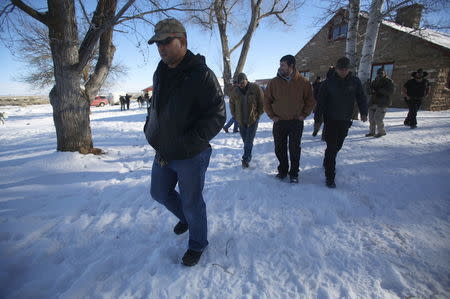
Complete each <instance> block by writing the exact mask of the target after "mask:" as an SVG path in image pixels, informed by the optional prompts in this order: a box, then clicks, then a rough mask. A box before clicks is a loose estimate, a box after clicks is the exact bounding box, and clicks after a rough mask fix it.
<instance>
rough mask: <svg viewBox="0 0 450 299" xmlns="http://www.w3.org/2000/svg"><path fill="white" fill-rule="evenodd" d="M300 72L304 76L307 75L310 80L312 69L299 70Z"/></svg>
mask: <svg viewBox="0 0 450 299" xmlns="http://www.w3.org/2000/svg"><path fill="white" fill-rule="evenodd" d="M299 73H300V75H302V76H303V77H305V78H306V79H308V81H309V77H310V76H311V72H310V71H299Z"/></svg>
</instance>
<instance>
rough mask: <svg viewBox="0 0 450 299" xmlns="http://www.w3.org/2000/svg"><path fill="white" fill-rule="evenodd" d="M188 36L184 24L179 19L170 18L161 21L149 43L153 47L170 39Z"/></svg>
mask: <svg viewBox="0 0 450 299" xmlns="http://www.w3.org/2000/svg"><path fill="white" fill-rule="evenodd" d="M185 34H186V29H184V26H183V24H181V23H180V21H178V20H177V19H173V18H169V19H165V20H162V21H159V22H158V24H156V26H155V34H154V35H153V36H152V38H151V39H150V40H149V41H148V43H149V44H150V45H151V44H153V43H155V42H159V41H162V40H165V39H166V38H168V37H183V36H184V35H185Z"/></svg>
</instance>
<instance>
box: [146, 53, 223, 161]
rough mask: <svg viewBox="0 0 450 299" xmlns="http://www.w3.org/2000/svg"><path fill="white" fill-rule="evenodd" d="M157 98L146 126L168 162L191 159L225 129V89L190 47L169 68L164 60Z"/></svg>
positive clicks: (155, 87)
mask: <svg viewBox="0 0 450 299" xmlns="http://www.w3.org/2000/svg"><path fill="white" fill-rule="evenodd" d="M152 97H153V99H152V102H151V105H150V107H149V108H148V111H147V120H146V122H145V126H144V132H145V137H146V138H147V141H148V143H149V144H150V145H151V146H152V147H153V148H154V149H155V150H156V152H157V154H158V155H159V156H160V157H161V158H162V159H163V160H164V161H167V162H169V161H171V160H183V159H188V158H191V157H193V156H195V155H197V154H198V153H200V152H201V151H203V150H205V149H206V148H208V147H209V146H210V145H209V141H210V140H211V139H213V138H214V136H216V135H217V134H218V133H219V132H220V130H221V129H222V127H223V125H224V123H225V120H226V112H225V103H224V100H223V94H222V90H221V88H220V85H219V83H218V81H217V78H216V76H215V75H214V73H213V71H211V70H210V69H209V68H208V67H207V66H206V64H205V58H204V57H203V56H201V55H199V54H197V55H194V54H192V52H191V51H189V50H188V52H187V53H186V56H185V57H184V59H183V61H182V62H181V63H180V64H179V65H178V66H177V67H176V68H175V69H169V68H168V67H167V65H166V64H165V63H164V62H162V61H161V62H160V63H159V65H158V68H157V69H156V71H155V74H154V75H153V96H152Z"/></svg>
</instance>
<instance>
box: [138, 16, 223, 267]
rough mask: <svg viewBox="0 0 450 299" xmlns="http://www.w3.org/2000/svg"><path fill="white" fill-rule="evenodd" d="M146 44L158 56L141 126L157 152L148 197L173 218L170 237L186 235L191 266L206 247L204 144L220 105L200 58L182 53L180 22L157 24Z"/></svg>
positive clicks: (216, 128)
mask: <svg viewBox="0 0 450 299" xmlns="http://www.w3.org/2000/svg"><path fill="white" fill-rule="evenodd" d="M148 43H149V44H153V43H156V45H157V47H158V52H159V54H160V56H161V61H160V62H159V64H158V67H157V69H156V71H155V73H154V75H153V96H152V98H153V100H152V101H151V104H150V107H149V108H148V114H147V120H146V122H145V126H144V132H145V137H146V138H147V141H148V142H149V144H150V145H151V146H152V147H153V148H154V149H155V151H156V154H155V159H154V161H153V167H152V178H151V187H150V193H151V195H152V197H153V199H154V200H156V201H158V202H159V203H161V204H162V205H164V206H165V207H166V208H167V209H168V210H169V211H170V212H171V213H172V214H174V215H175V216H176V217H177V218H178V220H179V221H178V223H177V225H175V227H174V229H173V230H174V233H175V234H177V235H181V234H183V233H185V232H186V231H188V230H189V246H188V250H187V251H186V253H185V254H184V256H183V259H182V263H183V264H184V265H186V266H194V265H195V264H197V263H198V261H199V260H200V257H201V255H202V252H203V250H204V249H205V248H206V246H207V245H208V239H207V220H206V205H205V202H204V200H203V194H202V192H203V186H204V182H205V173H206V169H207V168H208V165H209V159H210V157H211V152H212V150H211V145H210V144H209V141H210V140H211V139H213V138H214V136H216V135H217V133H219V132H220V130H221V129H222V126H223V124H224V123H225V118H226V115H225V103H224V100H223V94H222V90H221V88H220V85H219V82H218V81H217V78H216V76H215V75H214V73H213V72H212V71H211V70H210V69H209V68H208V67H207V66H206V63H205V57H203V56H201V55H200V54H197V55H194V54H193V53H192V52H191V51H189V50H188V49H187V38H186V30H185V29H184V26H183V25H182V24H181V23H180V22H179V21H177V20H176V19H165V20H162V21H160V22H159V23H158V24H156V27H155V34H154V35H153V37H152V38H151V39H150V40H149V41H148ZM177 184H178V190H179V191H177V190H175V186H176V185H177Z"/></svg>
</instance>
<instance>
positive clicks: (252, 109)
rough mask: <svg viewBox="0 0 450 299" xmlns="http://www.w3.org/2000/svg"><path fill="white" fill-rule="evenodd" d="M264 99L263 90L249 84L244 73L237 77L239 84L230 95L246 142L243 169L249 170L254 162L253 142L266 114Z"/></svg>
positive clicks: (233, 112) (234, 114) (235, 116)
mask: <svg viewBox="0 0 450 299" xmlns="http://www.w3.org/2000/svg"><path fill="white" fill-rule="evenodd" d="M263 98H264V95H263V92H262V90H261V88H260V87H259V86H258V85H256V84H254V83H249V82H248V79H247V76H246V75H245V74H244V73H240V74H239V75H238V76H237V84H236V86H235V87H233V89H232V90H231V93H230V110H231V114H232V115H233V117H234V119H236V121H237V122H238V123H239V132H240V133H241V137H242V142H244V155H242V168H248V167H249V163H250V161H251V160H252V149H253V140H254V139H255V135H256V130H257V129H258V122H259V117H260V116H261V114H263V112H264V109H263Z"/></svg>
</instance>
